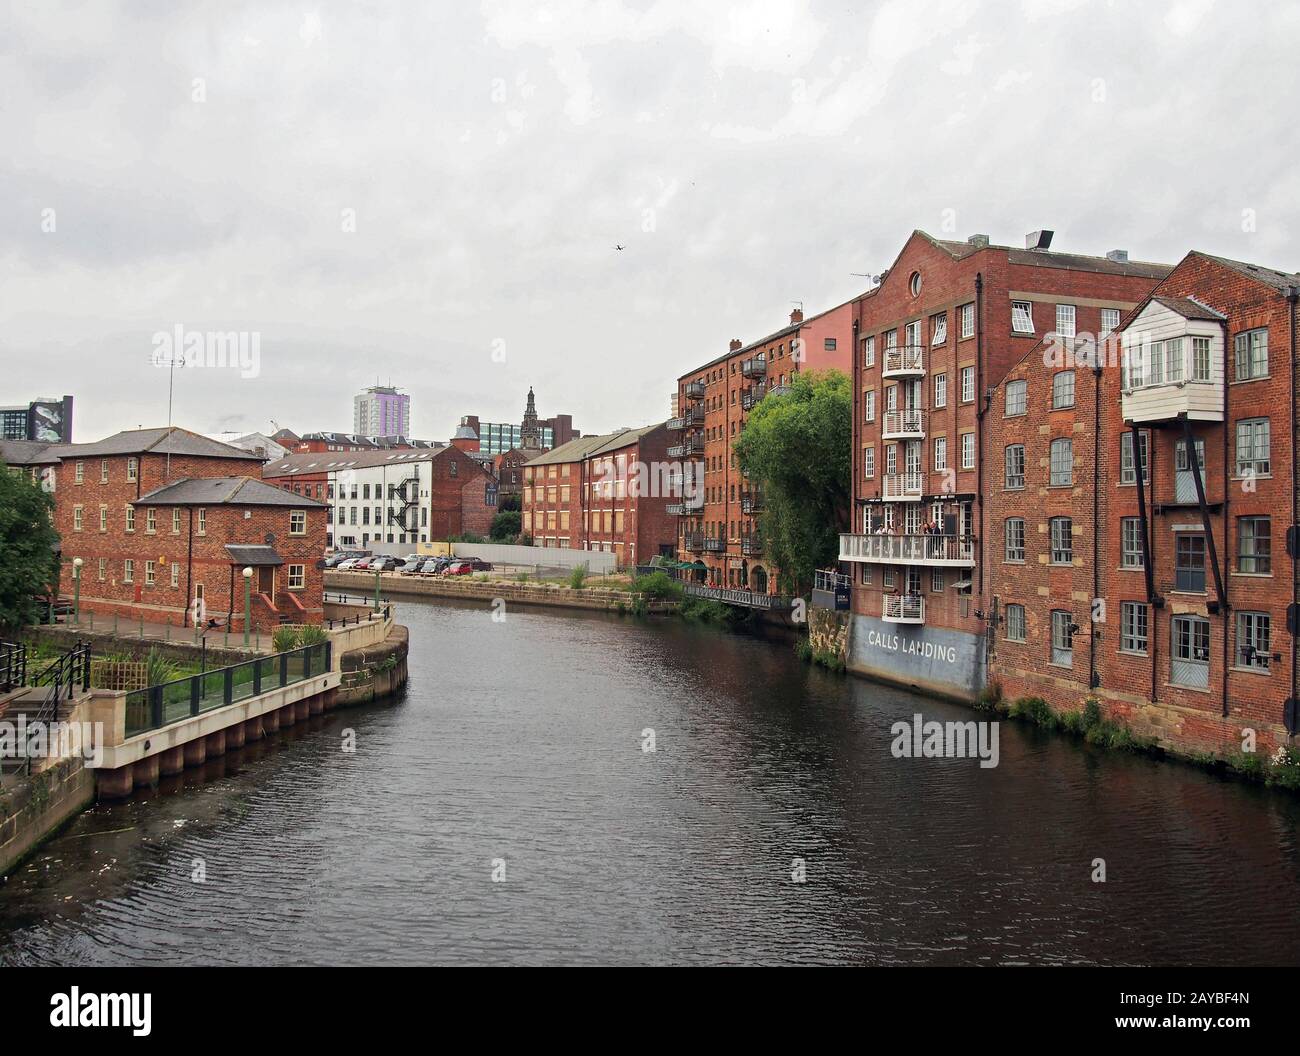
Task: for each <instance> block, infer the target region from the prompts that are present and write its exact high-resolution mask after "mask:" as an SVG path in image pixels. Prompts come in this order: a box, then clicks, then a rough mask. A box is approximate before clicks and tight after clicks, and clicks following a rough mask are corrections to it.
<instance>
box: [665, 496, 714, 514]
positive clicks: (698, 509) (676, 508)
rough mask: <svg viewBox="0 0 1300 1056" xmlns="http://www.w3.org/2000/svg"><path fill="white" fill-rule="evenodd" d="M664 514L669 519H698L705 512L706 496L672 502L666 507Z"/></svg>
mask: <svg viewBox="0 0 1300 1056" xmlns="http://www.w3.org/2000/svg"><path fill="white" fill-rule="evenodd" d="M664 512H665V513H667V514H668V516H669V517H698V516H699V515H700V514H701V513H703V512H704V496H703V495H699V496H697V497H696V498H693V499H683V500H682V501H681V502H670V503H668V504H667V505H666V506H665V507H664Z"/></svg>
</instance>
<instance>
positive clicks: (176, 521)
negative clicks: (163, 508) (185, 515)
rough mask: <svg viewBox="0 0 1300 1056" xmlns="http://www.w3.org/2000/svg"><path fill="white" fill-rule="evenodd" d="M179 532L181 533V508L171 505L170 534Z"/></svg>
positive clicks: (178, 533)
mask: <svg viewBox="0 0 1300 1056" xmlns="http://www.w3.org/2000/svg"><path fill="white" fill-rule="evenodd" d="M180 534H181V508H180V507H179V506H173V507H172V535H180Z"/></svg>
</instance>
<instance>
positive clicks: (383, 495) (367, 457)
mask: <svg viewBox="0 0 1300 1056" xmlns="http://www.w3.org/2000/svg"><path fill="white" fill-rule="evenodd" d="M261 475H262V476H263V477H264V478H265V479H266V480H267V481H268V482H270V483H272V484H274V485H276V486H277V487H279V488H281V489H283V490H284V491H287V492H292V493H293V494H295V495H297V494H301V495H303V496H304V497H306V496H311V497H312V498H317V497H319V498H320V501H322V502H324V503H325V504H327V505H328V507H329V510H328V513H327V518H326V532H325V539H324V540H323V542H322V548H321V551H322V553H324V551H325V549H327V548H328V549H334V548H339V547H367V548H369V547H373V546H375V545H376V544H388V543H392V544H394V545H397V546H408V547H409V546H411V545H413V544H416V543H427V542H433V541H437V540H443V539H447V538H449V537H451V536H461V535H469V534H473V535H481V536H484V537H486V536H487V534H488V530H489V529H490V528H491V526H492V518H493V517H494V516H496V511H497V482H496V478H495V477H493V476H492V474H491V473H490V472H488V471H487V470H485V469H484V467H483V465H482V464H481V462H480V461H479V460H478V459H477V458H475V457H473V456H472V455H469V454H466V453H465V452H463V451H460V450H458V449H457V448H454V447H439V448H433V449H420V448H415V449H399V450H387V451H341V452H333V451H327V452H323V453H312V454H299V455H289V456H288V457H286V458H282V459H277V460H275V461H273V462H268V463H267V464H266V465H265V466H264V467H262V469H261ZM317 556H318V557H319V556H320V555H319V554H318V555H317Z"/></svg>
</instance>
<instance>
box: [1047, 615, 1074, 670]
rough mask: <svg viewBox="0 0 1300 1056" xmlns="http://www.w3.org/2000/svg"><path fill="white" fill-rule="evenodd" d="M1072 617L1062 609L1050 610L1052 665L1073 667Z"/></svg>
mask: <svg viewBox="0 0 1300 1056" xmlns="http://www.w3.org/2000/svg"><path fill="white" fill-rule="evenodd" d="M1075 629H1076V628H1075V623H1074V615H1073V614H1072V613H1069V612H1066V611H1065V610H1064V609H1053V610H1052V663H1054V664H1060V665H1061V666H1062V667H1073V666H1074V632H1075Z"/></svg>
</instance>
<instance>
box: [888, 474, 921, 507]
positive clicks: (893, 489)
mask: <svg viewBox="0 0 1300 1056" xmlns="http://www.w3.org/2000/svg"><path fill="white" fill-rule="evenodd" d="M924 494H925V474H924V473H886V474H885V478H884V483H883V487H882V489H881V495H882V497H883V498H884V499H885V501H886V502H920V501H921V497H922V496H923V495H924Z"/></svg>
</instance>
